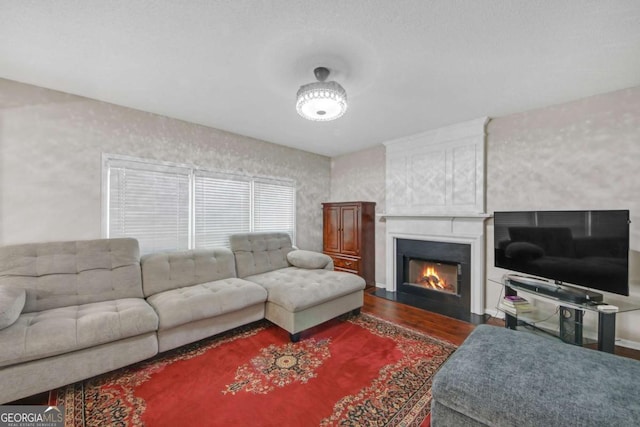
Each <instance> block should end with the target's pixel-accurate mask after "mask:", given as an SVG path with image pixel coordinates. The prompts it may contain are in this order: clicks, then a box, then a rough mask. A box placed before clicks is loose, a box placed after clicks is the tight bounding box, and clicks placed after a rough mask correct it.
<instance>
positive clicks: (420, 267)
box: [405, 258, 460, 295]
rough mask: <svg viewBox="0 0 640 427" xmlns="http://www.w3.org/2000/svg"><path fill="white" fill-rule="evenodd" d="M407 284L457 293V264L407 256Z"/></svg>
mask: <svg viewBox="0 0 640 427" xmlns="http://www.w3.org/2000/svg"><path fill="white" fill-rule="evenodd" d="M408 268H409V271H408V273H407V274H406V275H405V278H406V280H407V282H406V283H407V285H409V286H418V287H420V288H424V289H430V290H434V291H438V292H446V293H450V294H454V295H457V294H458V273H459V270H460V268H459V264H457V263H448V262H438V261H428V260H424V259H419V258H409V264H408Z"/></svg>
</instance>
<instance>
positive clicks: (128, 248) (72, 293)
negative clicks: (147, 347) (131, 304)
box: [0, 238, 143, 313]
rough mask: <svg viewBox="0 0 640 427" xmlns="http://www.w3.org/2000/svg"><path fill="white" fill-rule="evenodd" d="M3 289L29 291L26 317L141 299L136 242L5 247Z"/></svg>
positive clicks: (0, 271) (0, 254)
mask: <svg viewBox="0 0 640 427" xmlns="http://www.w3.org/2000/svg"><path fill="white" fill-rule="evenodd" d="M0 285H3V286H4V285H8V286H11V287H18V288H23V289H24V290H25V291H26V300H25V305H24V309H23V310H22V312H23V313H28V312H33V311H42V310H47V309H50V308H57V307H67V306H70V305H79V304H87V303H92V302H100V301H107V300H113V299H119V298H136V297H137V298H141V297H142V296H143V295H142V281H141V277H140V251H139V248H138V241H137V240H135V239H128V238H125V239H99V240H82V241H71V242H50V243H27V244H22V245H12V246H4V247H0Z"/></svg>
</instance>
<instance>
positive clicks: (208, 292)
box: [141, 248, 267, 352]
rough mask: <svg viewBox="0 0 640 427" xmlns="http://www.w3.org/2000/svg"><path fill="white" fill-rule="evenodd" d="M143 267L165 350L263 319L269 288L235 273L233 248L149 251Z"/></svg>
mask: <svg viewBox="0 0 640 427" xmlns="http://www.w3.org/2000/svg"><path fill="white" fill-rule="evenodd" d="M141 265H142V276H143V287H144V293H145V295H146V297H147V302H148V303H149V304H151V306H153V308H154V309H155V310H156V312H157V313H158V317H159V319H160V321H159V326H158V345H159V351H161V352H163V351H166V350H170V349H172V348H176V347H179V346H181V345H184V344H187V343H191V342H194V341H198V340H200V339H203V338H206V337H209V336H212V335H215V334H218V333H220V332H224V331H227V330H229V329H232V328H235V327H238V326H241V325H245V324H247V323H250V322H253V321H256V320H260V319H262V318H264V306H265V301H266V299H267V291H266V290H265V289H264V288H263V287H261V286H259V285H257V284H256V283H253V282H250V281H247V280H242V279H238V278H237V277H236V269H235V261H234V256H233V253H232V252H231V251H230V250H229V249H225V248H216V249H207V250H190V251H182V252H163V253H155V254H149V255H145V256H143V257H142V259H141Z"/></svg>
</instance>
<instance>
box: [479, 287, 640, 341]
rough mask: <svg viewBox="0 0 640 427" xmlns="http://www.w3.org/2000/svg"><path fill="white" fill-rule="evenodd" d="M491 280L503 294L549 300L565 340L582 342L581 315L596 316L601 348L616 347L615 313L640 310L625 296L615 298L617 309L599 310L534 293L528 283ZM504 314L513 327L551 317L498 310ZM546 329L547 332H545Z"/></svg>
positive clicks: (638, 303)
mask: <svg viewBox="0 0 640 427" xmlns="http://www.w3.org/2000/svg"><path fill="white" fill-rule="evenodd" d="M489 281H490V282H493V283H497V284H500V285H501V286H503V287H504V292H505V295H517V294H518V292H525V293H526V294H528V295H531V296H532V297H533V298H534V299H539V300H542V301H546V302H550V303H552V304H554V305H557V306H558V312H559V316H558V317H559V328H558V331H559V332H558V336H559V338H560V339H562V340H563V341H564V342H568V343H571V344H575V345H583V343H584V337H583V316H584V314H585V313H586V312H592V313H596V314H597V315H598V339H597V348H598V350H600V351H605V352H608V353H613V351H614V347H615V333H616V315H617V314H619V313H625V312H629V311H634V310H640V300H638V299H635V298H631V297H627V298H625V299H624V301H622V302H620V301H616V302H615V303H614V304H615V305H616V306H617V307H618V310H617V311H614V312H605V311H601V310H598V305H599V304H603V303H606V301H602V302H598V303H596V302H592V301H587V302H574V301H565V300H562V299H560V298H557V297H554V296H550V295H548V294H547V293H541V292H536V291H535V290H532V289H531V286H523V285H521V284H519V283H518V282H516V281H513V280H510V279H509V278H508V277H506V276H505V277H504V278H503V279H489ZM500 311H502V312H503V313H504V314H505V327H506V328H510V329H516V328H517V326H518V325H519V324H525V325H533V326H535V325H536V324H537V323H539V322H542V321H544V320H546V319H549V318H551V317H553V315H549V313H541V312H537V311H534V312H531V313H521V314H519V315H516V314H514V313H512V312H509V311H505V310H500ZM546 332H549V331H546Z"/></svg>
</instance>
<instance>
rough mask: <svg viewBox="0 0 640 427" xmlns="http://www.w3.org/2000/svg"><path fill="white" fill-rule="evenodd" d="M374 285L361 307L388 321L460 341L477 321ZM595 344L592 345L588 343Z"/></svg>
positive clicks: (636, 354) (632, 353) (639, 354)
mask: <svg viewBox="0 0 640 427" xmlns="http://www.w3.org/2000/svg"><path fill="white" fill-rule="evenodd" d="M374 290H375V289H373V288H369V289H367V291H366V292H365V296H364V307H362V311H363V312H365V313H370V314H373V315H374V316H377V317H380V318H382V319H386V320H389V321H391V322H394V323H397V324H400V325H404V326H408V327H411V328H413V329H417V330H419V331H422V332H424V333H426V334H429V335H431V336H432V337H435V338H439V339H442V340H445V341H448V342H450V343H453V344H456V345H460V344H462V342H463V341H464V340H465V338H466V337H467V336H468V335H469V334H470V333H471V331H473V330H474V329H475V327H476V325H473V324H471V323H467V322H463V321H461V320H457V319H453V318H451V317H447V316H442V315H440V314H436V313H431V312H429V311H425V310H422V309H419V308H416V307H411V306H409V305H405V304H402V303H399V302H394V301H390V300H387V299H384V298H380V297H377V296H375V295H372V292H373V291H374ZM486 323H488V324H490V325H495V326H498V327H504V321H503V320H502V319H498V318H495V317H491V318H488V319H487V320H486ZM588 347H594V346H588ZM615 354H617V355H619V356H623V357H628V358H630V359H636V360H640V350H634V349H630V348H626V347H620V346H616V348H615Z"/></svg>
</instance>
